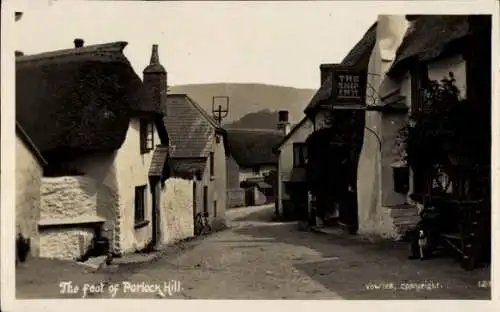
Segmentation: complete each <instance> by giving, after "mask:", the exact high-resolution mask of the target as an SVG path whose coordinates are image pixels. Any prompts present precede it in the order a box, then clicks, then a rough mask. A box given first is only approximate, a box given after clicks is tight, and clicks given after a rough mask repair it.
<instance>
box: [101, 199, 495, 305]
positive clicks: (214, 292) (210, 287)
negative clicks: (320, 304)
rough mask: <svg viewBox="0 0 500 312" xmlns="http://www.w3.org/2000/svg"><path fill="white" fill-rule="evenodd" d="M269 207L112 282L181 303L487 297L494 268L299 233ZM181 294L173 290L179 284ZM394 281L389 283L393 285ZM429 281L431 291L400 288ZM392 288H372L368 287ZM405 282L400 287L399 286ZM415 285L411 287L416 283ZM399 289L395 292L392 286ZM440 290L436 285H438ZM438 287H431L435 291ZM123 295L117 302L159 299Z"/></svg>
mask: <svg viewBox="0 0 500 312" xmlns="http://www.w3.org/2000/svg"><path fill="white" fill-rule="evenodd" d="M273 209H274V208H273V207H272V206H263V207H250V208H239V209H233V210H229V211H228V215H229V219H230V220H231V228H229V229H227V230H225V231H222V232H219V233H215V234H213V235H211V236H208V237H206V238H204V239H203V240H202V241H193V242H188V243H186V245H184V246H183V248H181V249H179V250H173V251H171V252H169V253H167V255H165V256H163V257H162V258H161V259H159V260H157V261H156V262H154V263H142V264H130V265H122V266H120V268H119V269H118V270H117V271H115V272H113V273H109V275H108V279H109V280H108V285H110V284H112V283H121V290H122V291H123V290H124V288H123V285H124V284H122V282H129V283H131V284H140V283H142V282H144V283H146V284H160V285H164V282H166V283H167V284H170V285H171V291H172V293H171V295H169V294H167V292H168V291H165V292H164V296H165V298H179V299H397V298H400V299H426V298H428V299H489V297H490V289H489V288H481V287H478V282H480V281H481V280H484V279H489V278H488V277H489V269H486V268H485V269H481V268H480V269H477V270H475V271H472V272H466V271H463V270H462V269H461V268H460V266H459V265H458V264H455V263H453V260H451V259H434V260H430V261H424V262H421V261H410V260H408V259H407V249H406V247H405V245H404V244H402V243H401V244H399V243H391V242H387V241H386V242H368V241H364V240H362V239H361V238H359V237H347V236H343V235H342V234H339V236H338V237H335V236H330V235H325V234H323V235H322V234H318V233H312V232H305V231H299V230H298V228H297V225H296V223H276V222H271V221H270V219H271V217H272V214H273ZM174 281H178V282H179V283H180V288H181V291H180V292H178V293H175V283H174ZM390 283H392V284H393V285H392V286H389V285H388V284H390ZM422 283H426V287H429V289H427V290H426V289H421V290H418V291H417V290H408V289H406V290H405V289H402V288H403V287H421V286H415V285H418V284H422ZM384 285H385V287H386V288H390V287H392V288H393V289H386V290H382V289H379V290H373V289H372V290H370V289H368V288H369V287H370V286H371V287H384ZM399 285H401V286H399ZM412 285H413V286H412ZM397 287H399V288H401V289H397V290H396V289H395V288H397ZM436 287H439V288H436ZM430 288H434V289H430ZM161 297H162V296H161V295H159V294H157V293H149V294H148V293H132V292H130V291H129V292H128V293H123V292H119V293H118V294H117V295H116V297H115V298H157V299H158V298H161Z"/></svg>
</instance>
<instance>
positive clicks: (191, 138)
mask: <svg viewBox="0 0 500 312" xmlns="http://www.w3.org/2000/svg"><path fill="white" fill-rule="evenodd" d="M163 112H164V117H163V121H164V124H165V127H166V128H167V131H168V135H169V139H170V146H171V147H172V151H171V152H172V154H171V157H173V158H198V157H208V156H209V153H210V152H211V150H212V142H213V136H214V134H215V132H217V131H219V132H224V130H223V129H222V128H221V127H220V126H219V125H218V123H217V122H216V121H215V120H214V118H212V117H211V116H210V115H209V114H208V113H207V112H206V111H205V110H204V109H203V108H202V107H201V106H200V105H199V104H198V103H196V102H195V101H194V100H193V99H192V98H190V97H189V96H188V95H186V94H168V96H167V103H166V105H164V107H163Z"/></svg>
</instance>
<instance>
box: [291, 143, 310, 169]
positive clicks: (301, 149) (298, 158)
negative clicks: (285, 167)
mask: <svg viewBox="0 0 500 312" xmlns="http://www.w3.org/2000/svg"><path fill="white" fill-rule="evenodd" d="M306 160H307V146H306V144H305V143H293V166H294V167H295V168H304V167H305V165H306Z"/></svg>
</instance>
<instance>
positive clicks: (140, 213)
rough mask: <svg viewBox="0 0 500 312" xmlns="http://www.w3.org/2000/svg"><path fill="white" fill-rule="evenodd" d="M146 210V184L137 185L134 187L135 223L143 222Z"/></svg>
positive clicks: (137, 224) (140, 223)
mask: <svg viewBox="0 0 500 312" xmlns="http://www.w3.org/2000/svg"><path fill="white" fill-rule="evenodd" d="M145 210H146V185H141V186H137V187H136V188H135V211H134V221H135V225H136V227H137V226H140V225H142V224H143V223H144V222H145Z"/></svg>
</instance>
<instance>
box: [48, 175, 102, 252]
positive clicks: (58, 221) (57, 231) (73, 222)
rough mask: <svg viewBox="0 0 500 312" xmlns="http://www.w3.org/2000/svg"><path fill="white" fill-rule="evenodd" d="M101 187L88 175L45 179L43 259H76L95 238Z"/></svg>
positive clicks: (100, 220) (100, 219) (98, 220)
mask: <svg viewBox="0 0 500 312" xmlns="http://www.w3.org/2000/svg"><path fill="white" fill-rule="evenodd" d="M98 193H99V188H98V184H97V183H96V181H95V180H94V179H93V178H90V177H87V176H64V177H54V178H48V177H45V178H43V179H42V185H41V209H40V210H41V213H40V221H39V223H40V226H41V229H40V256H41V257H46V258H58V259H71V260H73V259H76V258H78V257H80V256H82V255H83V254H84V253H85V252H86V250H87V249H88V247H89V246H90V243H91V240H92V238H93V236H94V229H93V227H94V226H95V225H97V224H99V223H101V222H103V221H104V218H101V217H99V216H98V212H97V194H98Z"/></svg>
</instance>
